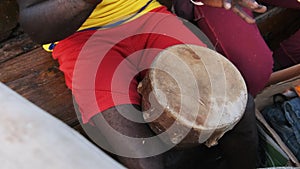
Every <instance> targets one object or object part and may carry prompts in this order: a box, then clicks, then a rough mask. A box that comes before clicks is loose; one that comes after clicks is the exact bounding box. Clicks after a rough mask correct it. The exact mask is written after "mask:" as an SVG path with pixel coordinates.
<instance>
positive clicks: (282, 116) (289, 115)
mask: <svg viewBox="0 0 300 169" xmlns="http://www.w3.org/2000/svg"><path fill="white" fill-rule="evenodd" d="M262 115H263V116H264V118H265V119H266V121H267V122H268V123H269V124H270V125H271V126H272V128H273V129H274V130H275V131H276V132H277V134H278V135H279V136H280V138H281V139H282V141H283V142H284V143H285V144H286V145H287V147H288V148H289V149H290V150H291V151H292V152H293V154H294V155H295V156H296V157H297V159H298V160H300V98H299V97H296V98H293V99H291V100H288V101H284V102H283V103H282V104H278V103H276V104H274V105H271V106H268V107H266V108H265V109H264V110H263V111H262Z"/></svg>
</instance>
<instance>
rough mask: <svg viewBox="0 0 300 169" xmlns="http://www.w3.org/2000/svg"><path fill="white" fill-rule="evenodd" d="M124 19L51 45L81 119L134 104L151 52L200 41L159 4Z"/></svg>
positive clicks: (154, 52) (137, 102) (136, 102)
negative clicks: (141, 14) (105, 27)
mask: <svg viewBox="0 0 300 169" xmlns="http://www.w3.org/2000/svg"><path fill="white" fill-rule="evenodd" d="M152 12H155V13H149V14H146V15H144V16H142V17H140V18H138V19H135V20H133V21H131V22H128V23H126V24H123V25H120V26H117V27H114V28H109V29H103V30H98V31H83V32H78V33H76V34H74V35H72V36H71V37H69V38H67V39H65V40H63V41H61V42H60V43H59V44H58V45H57V46H56V47H55V49H54V51H53V57H54V58H55V59H58V61H59V64H60V69H61V70H62V71H63V72H64V74H65V76H66V84H67V86H68V87H69V88H70V89H72V93H73V95H74V96H75V99H76V102H77V103H78V105H79V109H80V112H81V113H82V121H83V122H84V123H86V122H88V121H89V119H90V118H91V117H93V116H94V115H96V114H97V113H99V112H102V111H104V110H106V109H108V108H110V107H113V106H115V105H120V104H138V105H139V104H140V96H139V94H138V93H137V90H136V88H137V85H138V82H139V81H140V79H142V78H143V75H144V73H143V72H144V71H143V70H144V69H147V68H149V66H150V64H151V62H152V60H153V58H154V57H155V56H156V55H157V54H158V53H159V52H160V51H161V50H163V49H165V48H167V47H169V46H172V45H176V44H182V43H186V44H197V45H201V46H205V45H204V44H203V43H202V42H201V41H200V40H199V39H198V38H197V37H196V36H195V35H194V34H192V33H191V32H190V31H189V30H188V29H187V28H186V27H185V26H184V25H183V24H182V22H181V21H179V20H178V19H177V18H176V17H175V16H174V15H173V14H171V13H169V12H168V11H167V10H166V8H165V7H161V8H157V9H155V10H153V11H152Z"/></svg>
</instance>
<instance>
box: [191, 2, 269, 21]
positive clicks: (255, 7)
mask: <svg viewBox="0 0 300 169" xmlns="http://www.w3.org/2000/svg"><path fill="white" fill-rule="evenodd" d="M191 1H192V3H194V4H195V5H200V3H201V2H202V3H203V4H205V5H208V6H213V7H223V8H225V9H227V10H229V9H231V10H232V11H233V12H234V13H236V14H237V15H239V16H240V17H241V18H242V19H243V20H245V21H246V22H248V23H255V19H253V18H252V17H251V16H249V15H248V14H247V13H246V12H245V11H243V9H242V7H246V8H249V9H251V10H252V11H254V12H258V13H264V12H266V11H267V7H266V6H264V5H260V4H258V3H257V2H256V1H255V0H201V2H194V1H193V0H191Z"/></svg>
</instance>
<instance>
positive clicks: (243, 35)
mask: <svg viewBox="0 0 300 169" xmlns="http://www.w3.org/2000/svg"><path fill="white" fill-rule="evenodd" d="M264 1H266V3H269V4H271V5H277V6H281V7H285V8H297V9H300V3H299V2H297V0H288V2H287V1H286V0H285V1H283V0H264ZM289 1H290V2H289ZM245 11H246V12H247V13H248V14H249V15H252V13H251V11H249V10H245ZM194 15H195V17H196V18H195V20H196V22H197V25H198V26H199V28H200V29H201V30H202V31H203V32H204V33H205V34H206V35H207V36H208V38H209V39H210V40H211V41H212V43H213V45H214V46H215V47H216V50H217V51H218V52H219V53H221V54H223V55H224V56H226V57H227V58H228V59H229V60H230V61H231V62H233V63H234V64H235V65H236V67H237V68H238V69H239V70H240V72H241V74H242V75H243V77H244V79H245V81H246V83H247V87H248V90H249V92H250V93H251V94H252V95H254V96H255V95H256V94H257V93H259V92H260V91H261V90H262V89H263V88H264V86H265V84H266V82H267V81H268V79H269V76H270V74H271V73H272V68H273V57H277V58H280V59H283V60H277V61H281V62H284V63H289V65H286V66H291V65H292V64H296V63H300V31H299V30H298V32H296V33H295V34H294V35H293V36H291V37H290V38H288V39H287V40H285V41H283V42H282V43H281V45H280V48H279V49H277V50H275V51H274V52H273V53H272V51H271V50H270V49H269V48H268V46H267V45H266V43H265V41H264V39H263V38H262V36H261V35H260V32H259V30H258V28H257V26H256V25H255V24H248V23H246V22H245V21H243V20H242V19H241V18H240V17H239V16H237V15H236V14H234V13H233V12H232V11H228V10H225V9H222V8H214V7H208V6H198V7H196V8H194Z"/></svg>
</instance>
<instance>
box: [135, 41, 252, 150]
mask: <svg viewBox="0 0 300 169" xmlns="http://www.w3.org/2000/svg"><path fill="white" fill-rule="evenodd" d="M138 91H139V92H140V94H141V95H142V108H143V117H144V119H145V121H146V122H148V124H149V126H150V127H151V129H152V130H153V131H154V132H155V133H157V134H158V135H159V136H160V137H161V139H162V140H163V141H165V142H166V143H170V144H176V145H179V146H180V147H182V146H184V147H186V146H194V145H198V144H199V143H205V144H206V145H207V146H209V147H210V146H212V145H215V144H217V141H218V139H220V138H221V137H222V136H223V134H224V133H225V132H227V131H228V130H230V129H232V128H233V127H234V126H235V124H236V123H237V122H238V121H239V120H240V119H241V117H242V115H243V113H244V110H245V107H246V103H247V89H246V85H245V82H244V80H243V78H242V76H241V74H240V73H239V71H238V70H237V69H236V68H235V66H233V64H232V63H231V62H229V61H228V60H227V59H226V58H225V57H224V56H222V55H220V54H218V53H217V52H215V51H213V50H210V49H208V48H205V47H200V46H196V45H184V44H182V45H175V46H172V47H169V48H167V49H166V50H164V51H162V52H161V53H160V54H159V55H158V56H157V57H156V58H155V60H154V61H153V63H152V66H151V69H150V70H149V71H148V74H147V75H146V77H145V78H144V79H143V81H142V82H141V83H140V84H139V87H138Z"/></svg>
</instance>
